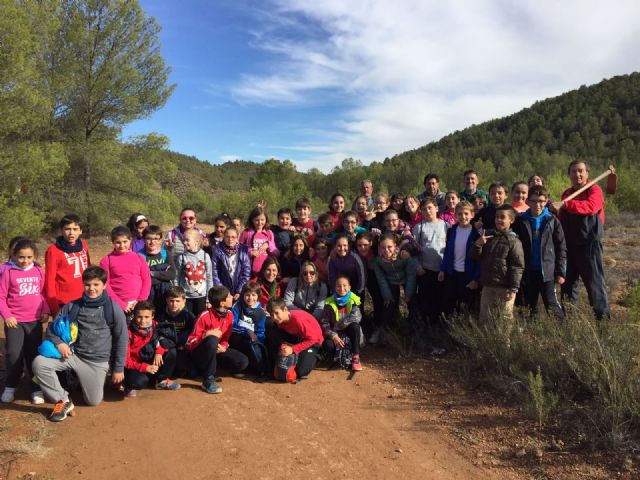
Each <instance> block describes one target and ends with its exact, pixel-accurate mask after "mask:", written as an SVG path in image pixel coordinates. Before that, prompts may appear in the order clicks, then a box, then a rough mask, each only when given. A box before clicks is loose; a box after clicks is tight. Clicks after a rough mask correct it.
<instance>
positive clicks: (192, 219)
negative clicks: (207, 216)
mask: <svg viewBox="0 0 640 480" xmlns="http://www.w3.org/2000/svg"><path fill="white" fill-rule="evenodd" d="M195 219H196V217H182V218H181V219H180V220H189V221H191V222H193V221H194V220H195Z"/></svg>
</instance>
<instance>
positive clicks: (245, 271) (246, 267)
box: [235, 249, 251, 293]
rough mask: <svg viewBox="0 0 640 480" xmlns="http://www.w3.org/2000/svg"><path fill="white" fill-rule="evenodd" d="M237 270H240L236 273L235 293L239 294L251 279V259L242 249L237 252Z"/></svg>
mask: <svg viewBox="0 0 640 480" xmlns="http://www.w3.org/2000/svg"><path fill="white" fill-rule="evenodd" d="M238 269H239V270H240V272H239V273H238V291H237V292H235V293H240V292H241V291H242V288H243V287H244V286H245V285H246V284H247V283H248V282H249V279H250V278H251V258H250V257H249V253H248V252H247V251H243V250H242V249H240V251H239V252H238Z"/></svg>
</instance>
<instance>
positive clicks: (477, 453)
mask: <svg viewBox="0 0 640 480" xmlns="http://www.w3.org/2000/svg"><path fill="white" fill-rule="evenodd" d="M483 455H484V453H482V452H476V458H482V456H483Z"/></svg>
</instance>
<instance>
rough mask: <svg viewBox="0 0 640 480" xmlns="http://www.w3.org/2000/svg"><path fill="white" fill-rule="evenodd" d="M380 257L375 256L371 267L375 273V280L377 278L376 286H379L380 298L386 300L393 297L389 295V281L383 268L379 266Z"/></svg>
mask: <svg viewBox="0 0 640 480" xmlns="http://www.w3.org/2000/svg"><path fill="white" fill-rule="evenodd" d="M379 258H380V257H376V259H375V260H374V261H373V269H374V271H375V273H376V280H378V286H379V287H380V293H381V294H382V298H383V299H384V300H385V301H387V300H392V299H393V297H392V295H391V288H390V287H389V282H388V281H387V277H386V275H385V274H384V270H383V269H382V267H381V266H380V260H379Z"/></svg>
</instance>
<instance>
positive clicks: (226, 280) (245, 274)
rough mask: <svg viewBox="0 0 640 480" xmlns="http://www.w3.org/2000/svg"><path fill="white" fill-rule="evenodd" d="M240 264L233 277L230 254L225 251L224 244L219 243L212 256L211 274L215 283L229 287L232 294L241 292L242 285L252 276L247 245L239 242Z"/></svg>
mask: <svg viewBox="0 0 640 480" xmlns="http://www.w3.org/2000/svg"><path fill="white" fill-rule="evenodd" d="M238 245H239V249H238V265H237V266H236V271H235V272H234V273H233V278H231V275H229V256H228V255H227V254H226V253H225V252H224V248H223V246H222V245H219V246H218V248H216V249H215V252H214V253H213V257H212V258H211V266H212V268H211V274H212V277H213V284H214V285H224V286H225V287H227V288H228V289H229V291H230V292H231V295H235V294H236V293H240V291H241V290H242V287H244V285H245V284H246V283H247V282H248V281H249V279H250V278H251V257H249V250H248V249H247V246H246V245H242V244H238Z"/></svg>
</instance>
